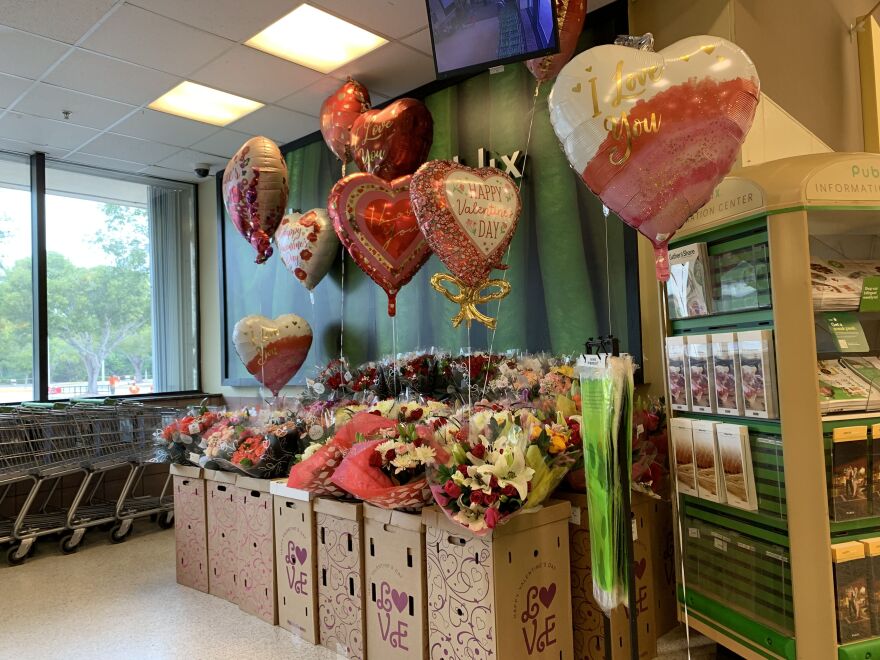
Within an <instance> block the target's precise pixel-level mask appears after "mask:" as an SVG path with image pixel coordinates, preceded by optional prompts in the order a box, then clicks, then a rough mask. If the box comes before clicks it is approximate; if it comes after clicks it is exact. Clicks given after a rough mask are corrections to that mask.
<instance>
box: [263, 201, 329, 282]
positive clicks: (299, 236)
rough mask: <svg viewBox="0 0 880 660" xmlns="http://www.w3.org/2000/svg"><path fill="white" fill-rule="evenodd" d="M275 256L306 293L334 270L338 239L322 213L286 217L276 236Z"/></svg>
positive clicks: (321, 211)
mask: <svg viewBox="0 0 880 660" xmlns="http://www.w3.org/2000/svg"><path fill="white" fill-rule="evenodd" d="M275 245H276V246H277V248H278V256H279V257H281V261H282V263H284V265H285V266H286V267H287V270H289V271H290V272H291V273H293V276H294V277H295V278H296V279H297V281H298V282H299V283H300V284H302V285H303V286H304V287H305V288H307V289H308V290H309V291H311V290H312V289H314V288H315V287H316V286H317V285H318V282H320V281H321V280H322V279H324V276H325V275H326V274H327V273H328V271H329V270H330V268H331V267H332V266H333V260H334V259H335V258H336V252H337V250H338V249H339V239H338V238H337V237H336V233H335V232H334V231H333V223H332V222H331V220H330V216H329V215H327V211H326V210H324V209H312V210H311V211H306V212H305V213H288V214H287V215H285V216H284V219H283V220H282V221H281V226H279V227H278V231H276V232H275Z"/></svg>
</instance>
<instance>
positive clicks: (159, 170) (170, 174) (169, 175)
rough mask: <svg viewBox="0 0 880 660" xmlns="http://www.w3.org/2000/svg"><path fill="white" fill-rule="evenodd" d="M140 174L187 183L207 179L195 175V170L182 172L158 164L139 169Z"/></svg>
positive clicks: (200, 181) (206, 179)
mask: <svg viewBox="0 0 880 660" xmlns="http://www.w3.org/2000/svg"><path fill="white" fill-rule="evenodd" d="M140 174H146V175H147V176H156V177H159V178H160V179H171V180H172V181H185V182H187V183H202V182H203V181H208V178H207V177H200V176H196V174H195V172H193V171H189V172H184V171H182V170H175V169H171V168H169V167H159V166H158V165H150V166H149V167H145V168H143V169H142V170H140Z"/></svg>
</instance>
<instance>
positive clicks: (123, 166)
mask: <svg viewBox="0 0 880 660" xmlns="http://www.w3.org/2000/svg"><path fill="white" fill-rule="evenodd" d="M64 160H65V161H66V162H69V163H79V164H81V165H91V166H92V167H103V168H104V169H105V170H113V171H114V172H137V171H139V170H140V169H141V168H143V166H144V164H143V163H133V162H131V161H128V160H119V159H118V158H106V157H104V156H95V155H93V154H86V153H83V152H81V151H77V152H76V153H75V154H70V156H67V157H66V158H65V159H64Z"/></svg>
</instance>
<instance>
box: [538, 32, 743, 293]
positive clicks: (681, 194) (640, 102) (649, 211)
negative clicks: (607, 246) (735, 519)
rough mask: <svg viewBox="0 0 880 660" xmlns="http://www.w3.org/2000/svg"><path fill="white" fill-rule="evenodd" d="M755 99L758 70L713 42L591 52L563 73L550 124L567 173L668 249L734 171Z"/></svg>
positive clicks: (663, 256)
mask: <svg viewBox="0 0 880 660" xmlns="http://www.w3.org/2000/svg"><path fill="white" fill-rule="evenodd" d="M759 96H760V82H759V80H758V74H757V71H756V70H755V65H754V64H753V63H752V61H751V60H750V59H749V57H748V55H746V54H745V53H744V52H743V51H742V49H740V48H739V47H738V46H736V45H735V44H732V43H731V42H729V41H725V40H724V39H720V38H718V37H709V36H697V37H689V38H687V39H682V40H681V41H679V42H676V43H674V44H672V45H671V46H669V47H668V48H666V49H664V50H662V51H660V52H659V53H654V52H651V51H645V50H638V49H635V48H629V47H626V46H598V47H596V48H591V49H590V50H588V51H586V52H584V53H581V54H580V55H578V56H577V57H575V58H574V59H572V60H571V62H569V63H568V64H567V65H566V66H565V67H564V68H563V69H562V71H561V72H560V74H559V77H558V78H557V79H556V83H555V84H554V86H553V90H552V92H551V94H550V97H549V99H548V102H549V105H550V121H551V123H552V124H553V129H554V130H555V132H556V135H557V137H558V138H559V140H560V142H561V143H562V147H563V149H564V150H565V154H566V156H567V157H568V160H569V162H570V163H571V165H572V167H573V168H574V169H575V170H576V171H577V172H578V174H579V175H580V176H581V178H582V179H583V180H584V182H586V184H587V186H588V187H589V188H590V190H592V191H593V192H594V193H596V195H598V196H599V198H600V199H601V200H602V202H603V203H604V204H605V206H607V207H608V208H609V209H611V210H612V211H614V212H615V213H616V214H617V215H618V216H619V217H620V219H621V220H623V221H624V222H626V223H627V224H628V225H630V226H632V227H634V228H635V229H637V230H638V231H639V232H641V233H642V234H644V235H645V236H646V237H647V238H648V239H649V240H650V241H651V242H652V243H653V244H654V251H655V266H656V271H657V277H658V278H659V279H661V280H663V281H665V280H667V279H669V261H668V256H667V249H666V245H667V243H668V241H669V239H670V238H672V235H673V234H674V233H675V232H676V230H678V229H679V227H681V225H682V224H684V222H685V220H687V218H688V217H689V216H691V215H692V214H693V213H694V212H696V211H697V210H699V209H700V208H701V207H702V206H703V205H704V204H705V203H706V202H707V201H709V199H710V198H711V196H712V192H713V191H714V189H715V187H716V186H717V185H718V184H719V183H720V182H721V180H722V179H723V178H724V176H725V175H726V174H727V173H728V172H729V171H730V169H731V167H733V164H734V162H735V161H736V158H737V155H738V154H739V150H740V147H741V145H742V143H743V141H744V140H745V137H746V134H747V133H748V131H749V128H750V127H751V125H752V119H753V118H754V116H755V108H756V106H757V105H758V99H759Z"/></svg>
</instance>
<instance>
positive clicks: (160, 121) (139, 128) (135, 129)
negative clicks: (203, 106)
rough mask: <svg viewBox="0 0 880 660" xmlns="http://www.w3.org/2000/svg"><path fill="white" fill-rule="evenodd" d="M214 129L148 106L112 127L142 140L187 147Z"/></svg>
mask: <svg viewBox="0 0 880 660" xmlns="http://www.w3.org/2000/svg"><path fill="white" fill-rule="evenodd" d="M216 130H217V127H216V126H211V125H209V124H203V123H202V122H199V121H193V120H192V119H184V118H183V117H175V116H174V115H169V114H167V113H165V112H157V111H156V110H150V109H148V108H145V109H143V110H139V111H138V112H136V113H135V114H133V115H132V116H131V117H129V118H128V119H126V120H125V121H124V122H122V123H121V124H119V125H118V126H114V127H113V132H114V133H120V134H121V135H130V136H132V137H137V138H142V139H144V140H155V141H157V142H164V143H165V144H175V145H177V146H179V147H188V146H190V145H191V144H193V143H194V142H198V141H199V140H202V139H204V138H206V137H208V136H209V135H211V133H214V132H216Z"/></svg>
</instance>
